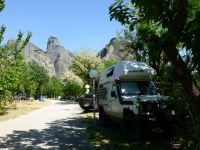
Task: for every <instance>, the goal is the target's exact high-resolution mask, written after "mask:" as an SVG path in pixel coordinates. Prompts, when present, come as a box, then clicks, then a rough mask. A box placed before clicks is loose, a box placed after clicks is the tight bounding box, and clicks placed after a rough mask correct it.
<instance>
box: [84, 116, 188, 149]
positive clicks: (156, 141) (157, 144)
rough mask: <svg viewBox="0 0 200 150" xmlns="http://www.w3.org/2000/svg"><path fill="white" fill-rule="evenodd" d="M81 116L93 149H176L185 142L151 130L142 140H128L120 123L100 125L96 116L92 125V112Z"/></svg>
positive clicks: (181, 146)
mask: <svg viewBox="0 0 200 150" xmlns="http://www.w3.org/2000/svg"><path fill="white" fill-rule="evenodd" d="M83 116H84V118H85V119H86V120H87V121H86V123H87V132H88V134H89V139H90V143H91V146H92V148H93V149H94V150H121V149H123V150H177V149H182V148H183V144H184V143H185V141H184V140H183V138H181V137H180V136H176V137H165V136H164V135H163V134H161V133H156V132H153V131H152V132H153V133H151V134H150V135H148V136H147V137H145V138H144V139H143V140H138V141H129V140H126V139H125V138H124V137H123V135H122V133H121V129H120V124H117V123H111V124H110V125H108V126H107V127H100V126H99V125H98V117H97V119H96V121H97V122H96V127H94V125H93V118H92V117H93V115H92V113H88V114H86V115H83Z"/></svg>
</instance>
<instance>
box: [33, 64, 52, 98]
mask: <svg viewBox="0 0 200 150" xmlns="http://www.w3.org/2000/svg"><path fill="white" fill-rule="evenodd" d="M29 67H30V73H31V80H32V81H34V82H35V84H36V93H35V96H34V97H35V98H37V97H38V96H39V95H42V94H44V91H45V87H46V84H47V83H48V81H49V76H48V71H47V70H46V69H45V68H44V67H43V66H41V65H39V64H38V63H37V62H36V61H30V62H29Z"/></svg>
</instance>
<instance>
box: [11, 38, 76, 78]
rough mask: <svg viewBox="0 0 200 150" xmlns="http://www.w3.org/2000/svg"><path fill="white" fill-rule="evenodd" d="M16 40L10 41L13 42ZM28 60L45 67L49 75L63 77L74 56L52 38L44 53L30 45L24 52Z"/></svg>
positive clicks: (49, 39)
mask: <svg viewBox="0 0 200 150" xmlns="http://www.w3.org/2000/svg"><path fill="white" fill-rule="evenodd" d="M13 41H14V39H11V40H9V41H8V43H9V42H13ZM23 55H24V56H25V58H26V60H28V61H30V60H35V61H36V62H38V63H39V64H41V65H42V66H44V67H45V68H46V69H47V70H48V72H49V75H50V76H52V75H56V76H60V75H62V74H63V73H64V72H65V71H66V70H68V69H69V66H70V65H71V63H72V57H73V55H72V54H71V53H70V52H69V51H68V50H66V49H65V48H64V47H63V46H62V45H61V44H60V42H59V40H58V39H57V38H56V37H53V36H50V37H49V38H48V41H47V50H46V51H44V50H42V49H41V48H39V47H38V46H36V45H34V44H32V43H28V44H27V46H26V47H25V49H24V50H23Z"/></svg>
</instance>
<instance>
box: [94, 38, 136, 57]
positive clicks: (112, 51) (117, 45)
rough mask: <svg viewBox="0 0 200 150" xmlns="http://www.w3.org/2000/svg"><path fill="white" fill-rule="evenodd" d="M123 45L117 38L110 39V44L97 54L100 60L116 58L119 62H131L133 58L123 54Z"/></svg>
mask: <svg viewBox="0 0 200 150" xmlns="http://www.w3.org/2000/svg"><path fill="white" fill-rule="evenodd" d="M124 49H125V45H124V43H123V42H122V41H121V40H120V39H118V38H112V39H111V40H110V42H109V43H108V44H107V45H106V46H105V47H104V48H103V49H102V50H101V51H100V52H99V53H98V56H100V57H101V58H102V59H111V58H116V59H119V60H132V59H133V57H132V56H131V55H128V54H127V53H126V52H123V50H124Z"/></svg>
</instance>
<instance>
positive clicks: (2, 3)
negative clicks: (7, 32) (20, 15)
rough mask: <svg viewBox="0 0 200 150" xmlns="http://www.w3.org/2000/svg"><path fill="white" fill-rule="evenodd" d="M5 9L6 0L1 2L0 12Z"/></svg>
mask: <svg viewBox="0 0 200 150" xmlns="http://www.w3.org/2000/svg"><path fill="white" fill-rule="evenodd" d="M4 7H5V0H0V12H1V11H2V10H3V9H4Z"/></svg>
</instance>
